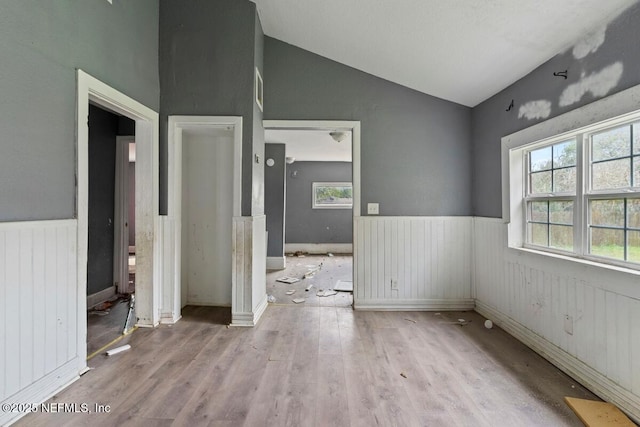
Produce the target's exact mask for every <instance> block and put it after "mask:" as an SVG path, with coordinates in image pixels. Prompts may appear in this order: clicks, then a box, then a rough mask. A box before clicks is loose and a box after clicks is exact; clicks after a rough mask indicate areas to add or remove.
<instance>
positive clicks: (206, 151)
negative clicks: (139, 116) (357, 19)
mask: <svg viewBox="0 0 640 427" xmlns="http://www.w3.org/2000/svg"><path fill="white" fill-rule="evenodd" d="M232 221H233V129H229V128H227V127H218V128H202V129H185V130H184V131H183V133H182V214H181V223H180V226H181V229H182V232H181V235H182V242H181V254H182V259H181V264H180V269H181V276H180V284H181V294H180V296H181V298H180V300H181V304H180V305H181V308H184V307H185V306H186V305H197V306H202V305H205V306H217V307H231V285H232V283H231V265H232V257H231V252H232V243H231V237H232V236H231V235H232V225H233V222H232Z"/></svg>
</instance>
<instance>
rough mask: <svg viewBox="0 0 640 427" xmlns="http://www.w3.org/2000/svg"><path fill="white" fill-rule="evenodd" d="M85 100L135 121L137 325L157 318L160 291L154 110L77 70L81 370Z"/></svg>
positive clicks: (82, 341) (81, 342)
mask: <svg viewBox="0 0 640 427" xmlns="http://www.w3.org/2000/svg"><path fill="white" fill-rule="evenodd" d="M89 103H92V104H94V105H97V106H100V107H102V108H105V109H107V110H110V111H113V112H115V113H117V114H121V115H123V116H126V117H128V118H130V119H132V120H134V121H135V122H136V132H135V133H136V161H137V165H136V166H137V168H138V171H137V173H136V185H135V187H136V213H135V215H136V244H137V250H138V256H137V259H136V262H137V266H136V268H137V271H136V273H137V277H136V279H137V280H136V281H137V282H138V283H137V286H136V315H137V318H138V320H137V325H138V326H142V327H154V326H156V325H157V324H158V323H159V319H160V304H159V303H160V292H161V287H160V283H159V281H158V277H159V273H158V271H157V268H158V265H159V263H158V262H157V260H158V259H159V258H158V255H159V246H158V239H157V238H156V237H157V231H156V230H157V227H158V222H159V203H158V200H159V180H160V179H159V148H158V145H159V142H158V135H159V122H160V121H159V116H158V113H157V112H155V111H153V110H152V109H150V108H148V107H146V106H144V105H143V104H141V103H139V102H138V101H136V100H134V99H132V98H130V97H129V96H127V95H125V94H123V93H121V92H119V91H118V90H116V89H114V88H112V87H110V86H109V85H107V84H105V83H103V82H101V81H100V80H98V79H96V78H95V77H93V76H91V75H89V74H88V73H86V72H84V71H82V70H80V69H78V70H77V105H76V114H77V116H76V125H77V129H76V138H77V145H76V162H77V163H76V167H77V170H76V177H77V196H76V217H77V220H78V240H77V283H78V294H77V295H78V349H79V350H78V351H79V353H80V354H79V356H80V358H79V360H80V364H81V367H80V368H81V370H83V369H86V356H87V353H86V351H87V313H86V310H87V259H88V253H87V249H88V224H89V124H88V118H89Z"/></svg>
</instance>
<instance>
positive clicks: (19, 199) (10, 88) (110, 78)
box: [0, 0, 160, 221]
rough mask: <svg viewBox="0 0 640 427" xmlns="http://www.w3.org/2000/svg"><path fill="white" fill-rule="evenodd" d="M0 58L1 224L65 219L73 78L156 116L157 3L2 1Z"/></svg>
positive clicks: (71, 205) (71, 185)
mask: <svg viewBox="0 0 640 427" xmlns="http://www.w3.org/2000/svg"><path fill="white" fill-rule="evenodd" d="M0 58H2V60H1V61H0V93H2V103H1V104H0V133H1V134H2V142H1V143H0V148H1V149H2V155H1V156H0V182H1V183H2V184H1V185H0V201H1V209H0V221H20V220H45V219H63V218H73V217H75V203H76V201H75V200H76V198H75V196H76V186H75V171H76V153H75V144H76V142H75V141H76V136H75V128H76V69H77V68H81V69H83V70H84V71H86V72H87V73H89V74H91V75H93V76H94V77H96V78H98V79H100V80H102V81H104V82H105V83H107V84H109V85H111V86H112V87H114V88H116V89H118V90H120V91H121V92H123V93H126V94H127V95H129V96H130V97H132V98H134V99H136V100H137V101H139V102H141V103H143V104H145V105H147V106H148V107H150V108H152V109H154V110H158V107H159V101H160V86H159V77H158V2H157V0H136V1H116V2H114V4H113V5H111V4H109V3H108V2H107V1H105V0H56V1H37V0H3V1H2V2H0Z"/></svg>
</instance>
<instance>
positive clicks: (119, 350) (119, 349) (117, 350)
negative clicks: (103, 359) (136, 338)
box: [107, 344, 131, 356]
mask: <svg viewBox="0 0 640 427" xmlns="http://www.w3.org/2000/svg"><path fill="white" fill-rule="evenodd" d="M130 348H131V346H130V345H129V344H125V345H123V346H121V347H116V348H112V349H111V350H107V356H113V355H114V354H118V353H122V352H123V351H127V350H129V349H130Z"/></svg>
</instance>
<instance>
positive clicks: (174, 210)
mask: <svg viewBox="0 0 640 427" xmlns="http://www.w3.org/2000/svg"><path fill="white" fill-rule="evenodd" d="M220 128H224V129H227V130H232V131H233V217H234V218H235V217H240V216H241V215H242V213H241V207H242V117H236V116H169V126H168V134H169V135H168V153H169V155H168V179H167V180H168V198H167V200H168V206H167V215H168V217H169V219H170V220H171V221H173V223H174V230H175V231H174V242H175V243H174V245H175V246H174V250H173V259H171V260H165V262H170V263H172V264H173V275H172V278H171V280H169V278H166V280H165V282H164V283H165V288H164V292H165V298H164V300H165V303H164V305H165V306H164V307H163V315H162V322H163V323H175V322H176V321H177V320H178V319H179V318H180V311H181V309H182V307H181V301H180V298H181V295H180V294H181V292H180V291H181V286H182V285H181V251H180V246H181V244H182V243H181V242H182V232H181V224H182V132H183V131H184V130H185V129H192V130H206V129H220ZM229 227H232V224H229ZM229 250H230V251H231V250H232V248H229ZM232 287H233V289H232V295H231V298H232V310H235V309H236V307H235V304H236V301H237V298H236V293H237V290H236V286H235V283H234V284H233V285H232Z"/></svg>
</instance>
